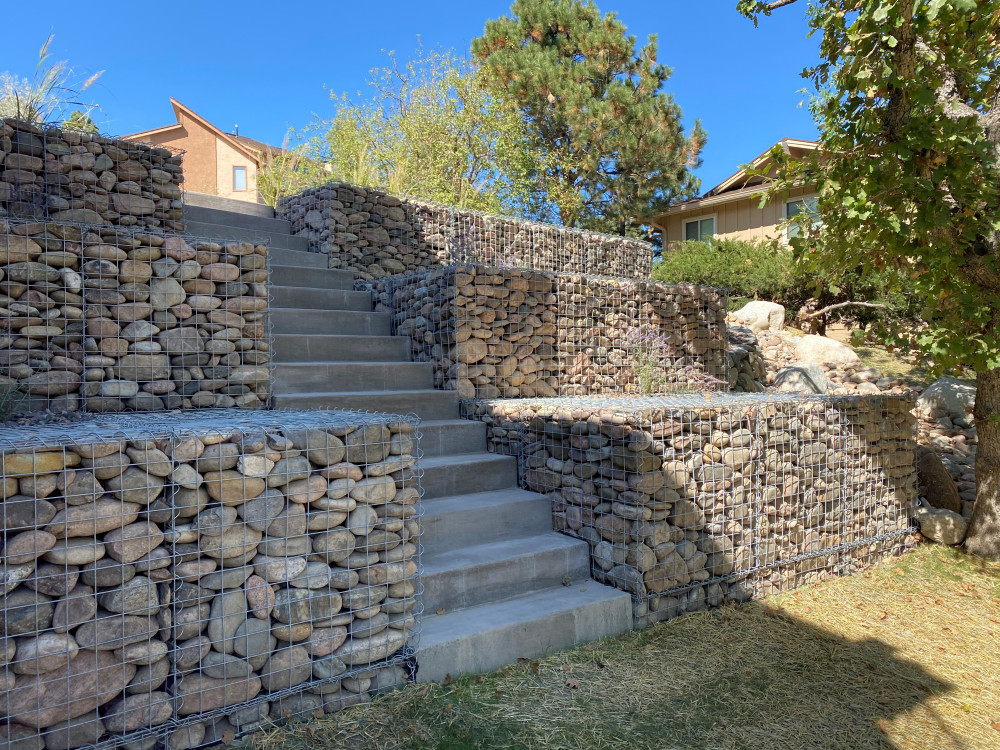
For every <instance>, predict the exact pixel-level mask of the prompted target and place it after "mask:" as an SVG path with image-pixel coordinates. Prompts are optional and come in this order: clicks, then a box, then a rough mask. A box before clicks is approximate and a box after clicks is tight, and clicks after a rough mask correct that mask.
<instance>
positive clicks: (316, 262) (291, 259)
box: [267, 245, 330, 268]
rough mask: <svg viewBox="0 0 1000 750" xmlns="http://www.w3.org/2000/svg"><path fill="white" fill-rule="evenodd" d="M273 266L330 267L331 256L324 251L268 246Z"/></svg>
mask: <svg viewBox="0 0 1000 750" xmlns="http://www.w3.org/2000/svg"><path fill="white" fill-rule="evenodd" d="M267 254H268V255H269V256H271V265H272V266H296V267H298V268H329V267H330V257H329V256H328V255H323V254H322V253H304V252H302V251H301V250H286V249H284V248H280V247H275V246H274V245H269V246H268V251H267Z"/></svg>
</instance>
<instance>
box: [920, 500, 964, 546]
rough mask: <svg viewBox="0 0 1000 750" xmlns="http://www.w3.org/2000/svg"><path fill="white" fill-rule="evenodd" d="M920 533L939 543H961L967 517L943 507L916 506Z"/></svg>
mask: <svg viewBox="0 0 1000 750" xmlns="http://www.w3.org/2000/svg"><path fill="white" fill-rule="evenodd" d="M917 520H918V521H919V522H920V533H921V534H923V535H924V536H925V537H927V538H928V539H931V540H933V541H935V542H940V543H941V544H961V543H962V542H963V541H964V540H965V532H966V531H967V530H968V528H969V521H968V519H965V518H963V517H962V516H960V515H959V514H958V513H955V512H954V511H951V510H945V509H944V508H926V507H924V508H918V509H917Z"/></svg>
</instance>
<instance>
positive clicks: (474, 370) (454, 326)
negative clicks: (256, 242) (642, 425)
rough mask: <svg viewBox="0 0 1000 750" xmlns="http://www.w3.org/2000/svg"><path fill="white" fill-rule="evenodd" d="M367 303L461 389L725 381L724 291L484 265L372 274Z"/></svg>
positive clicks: (444, 384) (602, 388)
mask: <svg viewBox="0 0 1000 750" xmlns="http://www.w3.org/2000/svg"><path fill="white" fill-rule="evenodd" d="M374 287H375V292H376V309H377V310H385V311H389V312H390V313H391V314H392V324H393V332H394V333H396V334H398V335H403V336H409V337H410V338H411V341H412V351H413V358H414V359H415V360H417V361H431V362H433V363H434V368H435V374H434V382H435V386H436V387H438V388H444V389H447V390H456V391H458V393H459V394H460V396H461V397H462V398H496V397H504V398H524V397H533V396H542V397H550V396H557V395H576V394H590V395H597V394H629V393H634V394H639V393H665V392H671V391H677V390H723V389H726V388H727V387H728V381H727V374H726V370H727V366H728V358H727V354H726V306H727V302H728V300H727V297H726V295H725V293H723V292H720V291H718V290H716V289H713V288H711V287H703V286H695V285H691V284H662V283H658V282H651V281H638V282H635V281H626V280H621V279H611V278H606V277H595V276H583V275H578V274H555V273H546V272H539V271H526V270H522V269H513V268H496V267H488V266H472V265H465V266H451V267H448V268H442V269H436V270H433V271H427V272H424V273H420V274H414V275H412V276H395V277H392V278H389V279H384V280H382V281H379V282H375V284H374Z"/></svg>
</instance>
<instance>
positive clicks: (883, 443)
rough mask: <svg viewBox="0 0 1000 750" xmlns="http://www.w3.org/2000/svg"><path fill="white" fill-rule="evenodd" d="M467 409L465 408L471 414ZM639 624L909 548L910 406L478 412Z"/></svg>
mask: <svg viewBox="0 0 1000 750" xmlns="http://www.w3.org/2000/svg"><path fill="white" fill-rule="evenodd" d="M470 407H471V408H470ZM467 408H469V411H470V412H471V413H473V414H478V415H479V416H480V418H483V419H484V420H485V421H488V423H489V424H490V437H489V439H490V442H491V443H492V444H493V447H494V449H495V450H497V451H498V452H507V453H512V454H519V455H520V456H521V461H522V472H521V474H522V484H523V486H524V487H525V488H527V489H529V490H533V491H536V492H541V493H543V494H546V495H548V496H549V498H550V499H551V500H552V504H553V519H554V527H555V528H556V529H557V530H559V531H563V532H565V533H568V534H572V535H574V536H579V537H581V538H583V539H586V540H587V541H588V542H589V543H590V547H591V559H592V572H593V576H594V578H595V579H596V580H598V581H601V582H603V583H607V584H609V585H612V586H615V587H617V588H620V589H623V590H626V591H630V592H631V593H632V594H633V595H634V597H635V598H636V599H637V600H638V601H639V603H638V605H637V616H638V617H639V618H640V622H641V621H643V618H646V619H645V621H649V620H654V621H655V620H657V619H663V618H666V617H671V616H673V615H675V614H678V613H681V612H685V611H690V610H692V609H700V608H703V607H705V606H715V605H718V604H721V603H722V602H724V601H745V600H747V599H750V598H755V597H762V596H766V595H768V594H771V593H774V592H777V591H783V590H787V589H789V588H794V587H796V586H799V585H802V584H805V583H813V582H816V581H819V580H821V579H823V578H825V577H827V576H830V575H844V574H848V573H852V572H855V571H857V570H859V569H861V568H862V567H864V566H866V565H869V564H871V563H874V562H876V561H878V560H879V559H881V558H883V557H885V556H886V555H890V554H897V553H898V552H900V551H901V550H902V549H904V548H905V547H906V546H909V545H912V544H913V543H914V537H913V532H914V528H913V525H912V516H913V515H914V513H915V502H916V470H915V468H914V457H913V453H914V419H913V416H912V415H911V414H910V410H911V409H912V408H913V403H912V401H911V400H909V399H905V398H896V397H872V398H858V397H855V398H849V397H843V398H839V397H832V398H821V397H817V398H809V399H800V398H798V397H784V396H780V395H774V394H768V395H767V396H766V397H764V396H752V395H731V394H706V395H672V396H662V397H655V398H648V399H632V398H619V399H603V400H602V399H595V398H581V399H575V398H566V399H537V400H520V401H518V400H495V401H489V402H478V403H477V404H472V405H468V404H467Z"/></svg>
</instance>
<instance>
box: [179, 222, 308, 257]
mask: <svg viewBox="0 0 1000 750" xmlns="http://www.w3.org/2000/svg"><path fill="white" fill-rule="evenodd" d="M185 232H186V233H187V234H189V235H192V236H194V237H214V238H218V239H227V240H244V241H246V242H264V243H267V244H274V245H277V246H280V247H283V248H286V249H288V250H301V251H302V252H307V251H308V250H309V240H308V239H306V238H305V237H295V236H292V235H290V234H288V233H286V232H268V231H265V230H261V229H244V228H242V227H230V226H225V225H223V224H207V223H205V222H201V221H189V222H186V224H185Z"/></svg>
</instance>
